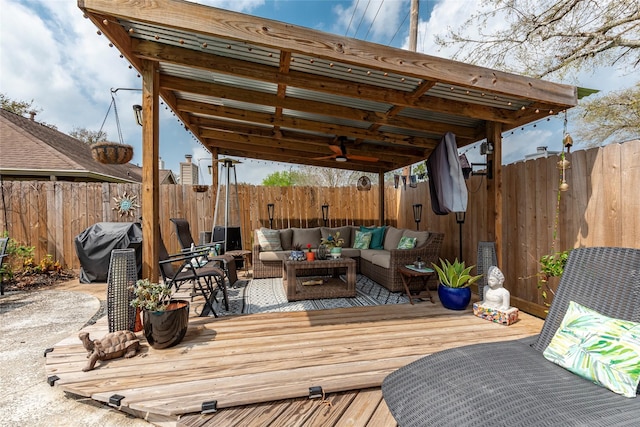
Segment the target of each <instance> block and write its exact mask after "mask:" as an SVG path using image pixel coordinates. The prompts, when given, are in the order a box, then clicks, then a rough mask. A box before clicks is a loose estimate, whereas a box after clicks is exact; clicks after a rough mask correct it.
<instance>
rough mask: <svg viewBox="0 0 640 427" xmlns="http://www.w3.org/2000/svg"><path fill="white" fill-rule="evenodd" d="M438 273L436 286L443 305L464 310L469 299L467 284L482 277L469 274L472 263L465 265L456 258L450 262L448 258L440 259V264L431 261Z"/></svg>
mask: <svg viewBox="0 0 640 427" xmlns="http://www.w3.org/2000/svg"><path fill="white" fill-rule="evenodd" d="M431 265H433V268H434V269H435V270H436V272H437V273H438V279H439V280H440V285H439V286H438V297H439V298H440V302H441V303H442V305H443V306H445V307H446V308H448V309H450V310H464V309H465V308H467V306H468V305H469V301H471V289H469V285H471V284H472V283H474V282H476V281H477V280H479V279H480V278H481V277H482V274H480V275H478V276H472V275H471V274H469V273H470V272H471V269H472V268H473V267H475V266H474V265H472V266H469V267H466V266H465V264H464V261H463V262H460V261H458V259H457V258H456V259H455V261H454V262H453V263H452V262H450V261H448V260H443V259H442V258H441V259H440V265H437V264H434V263H431Z"/></svg>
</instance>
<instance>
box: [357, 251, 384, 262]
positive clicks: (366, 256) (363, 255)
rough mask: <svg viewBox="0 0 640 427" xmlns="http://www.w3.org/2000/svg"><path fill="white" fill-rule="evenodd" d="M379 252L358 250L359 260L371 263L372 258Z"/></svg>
mask: <svg viewBox="0 0 640 427" xmlns="http://www.w3.org/2000/svg"><path fill="white" fill-rule="evenodd" d="M378 252H380V249H360V258H362V259H364V260H367V261H369V262H371V263H373V256H374V255H375V254H377V253H378Z"/></svg>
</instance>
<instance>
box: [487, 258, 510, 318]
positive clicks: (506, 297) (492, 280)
mask: <svg viewBox="0 0 640 427" xmlns="http://www.w3.org/2000/svg"><path fill="white" fill-rule="evenodd" d="M503 283H504V274H502V271H500V269H499V268H498V267H496V266H494V265H492V266H491V267H489V270H488V271H487V285H488V289H487V288H485V290H484V300H483V301H482V302H481V303H480V305H481V306H483V307H485V308H493V309H496V310H502V311H506V310H508V309H509V308H510V304H511V294H510V293H509V291H508V290H506V289H505V288H504V287H503V286H502V285H503Z"/></svg>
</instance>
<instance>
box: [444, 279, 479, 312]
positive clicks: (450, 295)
mask: <svg viewBox="0 0 640 427" xmlns="http://www.w3.org/2000/svg"><path fill="white" fill-rule="evenodd" d="M438 297H439V298H440V302H441V303H442V305H443V306H444V307H446V308H448V309H450V310H464V309H466V308H467V306H468V305H469V301H471V289H469V287H466V288H450V287H448V286H445V285H443V284H442V283H440V284H439V285H438Z"/></svg>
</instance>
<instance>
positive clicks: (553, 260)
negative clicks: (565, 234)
mask: <svg viewBox="0 0 640 427" xmlns="http://www.w3.org/2000/svg"><path fill="white" fill-rule="evenodd" d="M568 259H569V251H562V252H556V253H554V254H547V255H543V256H542V257H540V261H539V262H540V271H538V274H537V275H538V289H540V291H541V293H542V298H543V301H544V305H545V307H547V308H548V307H550V306H551V302H552V301H553V297H554V296H555V295H556V292H555V289H557V287H558V280H557V279H556V280H552V279H551V278H552V277H560V276H562V272H563V271H564V266H565V265H566V264H567V260H568Z"/></svg>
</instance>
